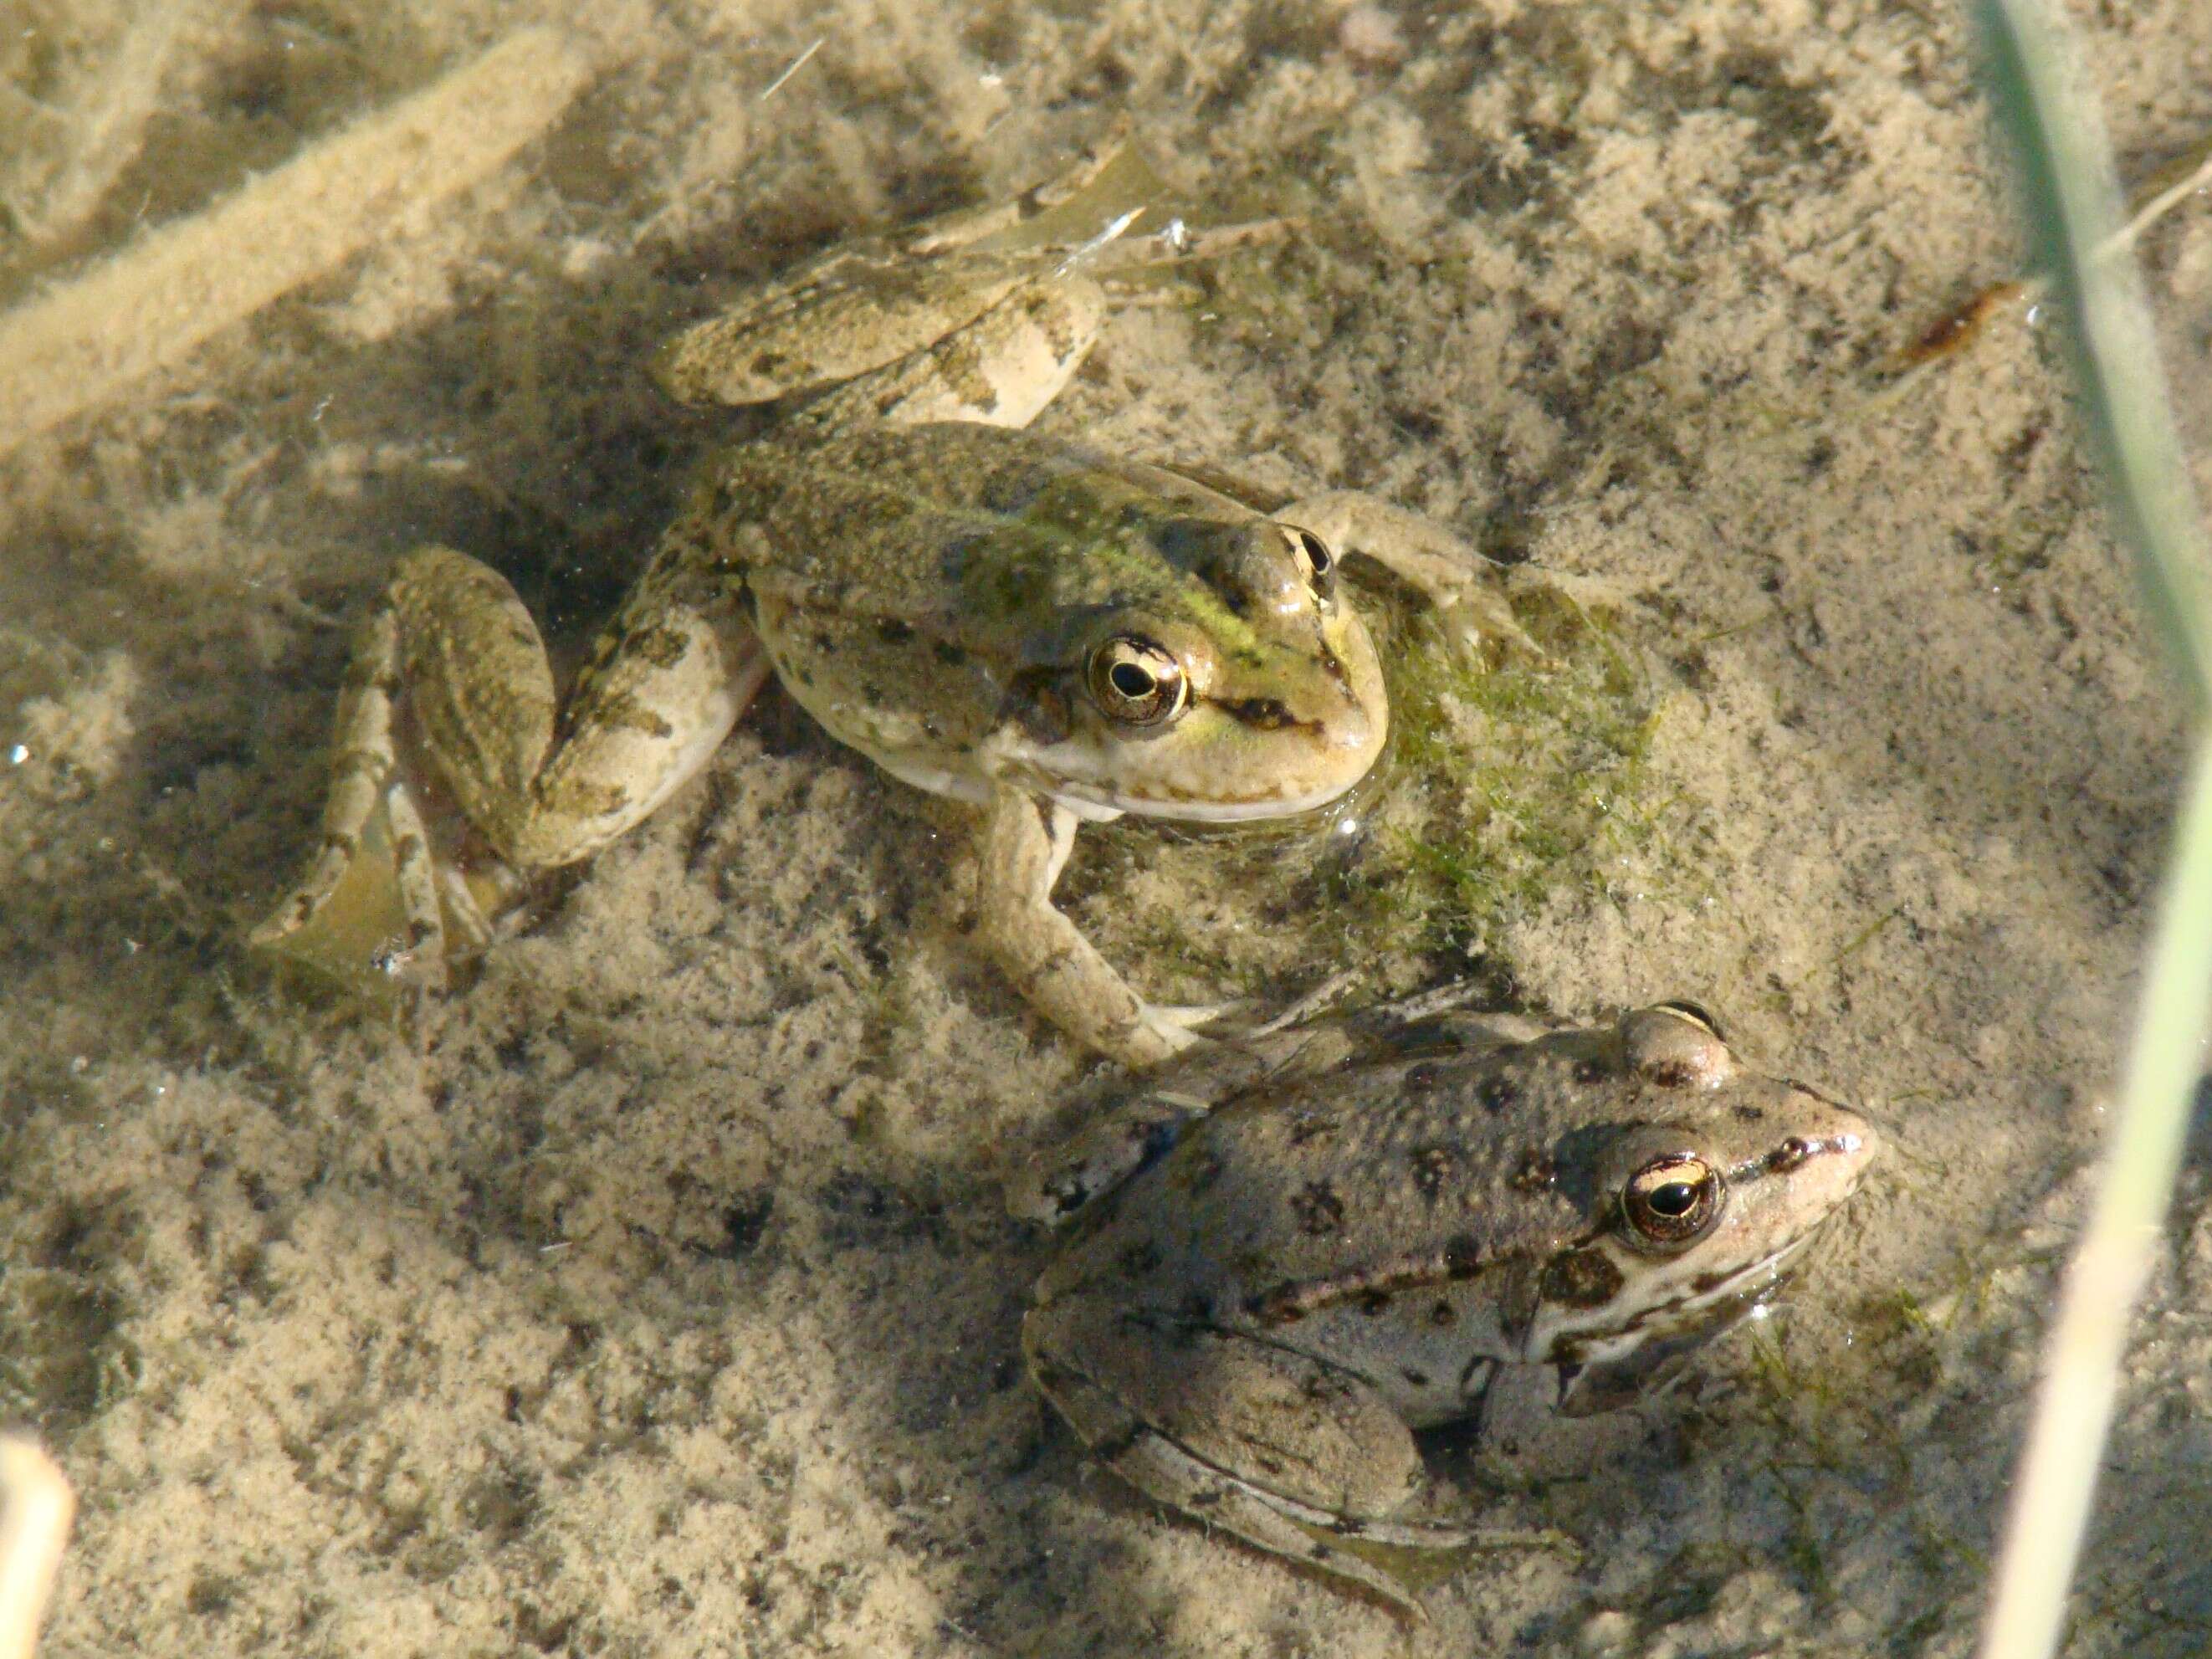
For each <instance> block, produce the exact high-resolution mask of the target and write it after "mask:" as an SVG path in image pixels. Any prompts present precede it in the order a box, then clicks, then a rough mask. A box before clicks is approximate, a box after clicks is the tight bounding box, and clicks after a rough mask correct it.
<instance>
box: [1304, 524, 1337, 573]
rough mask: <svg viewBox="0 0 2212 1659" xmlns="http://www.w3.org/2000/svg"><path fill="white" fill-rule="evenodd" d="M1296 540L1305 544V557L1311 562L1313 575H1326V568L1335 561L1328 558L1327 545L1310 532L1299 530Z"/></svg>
mask: <svg viewBox="0 0 2212 1659" xmlns="http://www.w3.org/2000/svg"><path fill="white" fill-rule="evenodd" d="M1298 538H1299V539H1300V540H1302V541H1303V542H1304V543H1305V544H1306V557H1307V558H1309V559H1310V560H1312V561H1313V568H1314V574H1315V575H1316V576H1326V575H1327V574H1328V568H1329V566H1330V565H1331V564H1333V563H1334V562H1335V561H1334V560H1333V559H1331V558H1330V557H1329V556H1328V545H1327V544H1325V543H1323V542H1322V538H1320V537H1318V536H1316V535H1315V534H1314V533H1313V532H1312V531H1310V530H1301V531H1300V532H1298Z"/></svg>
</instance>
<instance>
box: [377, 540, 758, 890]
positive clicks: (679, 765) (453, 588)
mask: <svg viewBox="0 0 2212 1659" xmlns="http://www.w3.org/2000/svg"><path fill="white" fill-rule="evenodd" d="M392 599H393V605H394V609H395V611H396V612H397V614H398V624H399V640H400V648H401V656H402V673H403V675H404V679H405V684H406V689H407V693H408V696H409V699H410V707H411V708H412V710H413V713H414V716H415V718H416V720H417V722H418V723H419V724H420V726H421V727H422V737H423V741H424V744H425V745H426V747H427V748H428V750H429V752H430V754H431V757H433V759H434V760H435V762H436V763H437V765H438V768H439V770H440V772H441V774H442V775H443V776H444V778H445V780H446V781H447V786H448V787H450V788H451V789H452V791H453V795H454V797H455V799H457V800H458V801H459V803H460V805H461V808H462V810H463V811H465V813H466V814H467V815H468V817H469V821H470V822H471V823H473V824H474V825H476V827H477V829H479V830H480V831H481V832H482V833H483V835H484V836H485V837H486V839H488V840H489V842H491V843H492V845H493V847H494V848H495V849H496V850H497V851H498V852H499V854H500V855H501V857H502V858H505V859H507V860H508V861H509V862H511V863H513V864H514V865H515V866H519V867H520V868H523V869H527V870H539V869H550V868H553V867H556V866H560V865H563V864H569V863H573V862H574V861H575V860H578V859H582V858H586V857H588V856H590V855H591V854H593V853H596V852H598V851H599V849H600V848H603V847H605V845H606V844H607V843H608V842H611V841H612V840H613V839H614V838H615V837H616V836H619V835H621V834H622V833H623V831H625V830H627V829H629V828H631V827H632V826H633V825H635V824H636V823H639V822H640V821H641V820H642V819H643V818H644V817H646V816H647V814H649V813H650V812H651V811H653V808H654V807H656V806H658V805H659V804H660V803H661V801H662V800H664V799H666V798H667V796H668V795H669V793H671V791H673V790H674V789H675V788H676V787H677V786H678V785H679V784H681V783H682V782H683V781H684V780H685V779H686V778H688V777H690V775H691V774H692V773H694V772H695V771H696V770H697V769H698V768H699V766H700V764H701V763H702V762H703V761H704V760H705V759H706V757H708V755H710V754H712V753H713V752H714V746H715V745H716V744H719V743H720V741H721V740H722V738H723V737H724V736H725V735H726V734H727V732H728V731H729V729H730V726H731V724H732V722H733V721H734V720H736V719H737V717H738V714H739V713H740V712H741V711H742V710H743V708H744V704H745V702H746V701H747V700H749V699H750V696H752V694H753V692H754V691H755V690H757V689H758V687H759V685H760V682H761V678H762V677H763V675H764V674H765V673H766V671H767V665H766V661H765V659H764V657H763V653H761V651H760V649H759V646H758V643H757V641H755V640H754V639H753V638H752V635H751V633H750V629H745V628H744V625H743V624H742V623H740V622H738V620H737V618H736V617H735V615H734V611H733V609H732V607H731V606H729V605H727V604H722V605H720V606H719V607H717V606H716V605H714V604H713V603H711V602H710V601H706V600H702V601H697V602H688V603H687V602H685V600H684V599H683V598H682V597H680V596H679V595H678V593H677V592H676V591H675V584H674V583H673V582H668V581H656V580H655V578H654V576H653V575H652V574H648V575H647V578H646V580H644V581H642V582H641V583H640V585H639V589H638V592H636V593H635V594H634V595H633V596H632V598H631V599H629V601H628V602H627V603H626V604H625V605H623V610H622V611H621V612H620V613H619V614H618V615H617V617H616V618H615V620H614V622H613V623H611V625H610V626H609V628H608V629H607V630H606V632H605V634H604V635H602V636H601V637H600V639H599V642H598V643H597V644H596V645H595V646H594V647H593V650H592V661H591V663H590V665H588V666H587V667H586V670H585V671H584V674H583V676H582V677H581V678H580V681H579V683H578V685H577V688H576V690H575V692H574V696H572V698H571V700H570V702H569V704H568V708H567V709H566V710H565V711H558V708H557V704H556V701H555V698H554V696H553V675H552V670H551V667H550V665H549V664H548V663H547V661H546V659H545V648H544V644H543V643H542V642H541V641H539V639H538V629H537V627H536V625H535V624H534V623H532V621H531V618H530V613H529V611H528V610H527V609H526V608H525V607H524V605H523V603H522V601H521V599H520V598H519V597H518V596H517V595H516V593H515V592H514V590H513V587H511V586H508V584H507V580H505V578H503V577H501V575H500V574H498V573H497V572H496V571H495V570H492V569H491V568H489V567H488V566H485V565H483V564H480V563H478V562H477V561H476V560H474V559H471V558H468V557H465V556H463V555H461V554H459V553H454V552H452V551H449V550H446V549H443V548H426V549H423V550H421V551H419V552H416V553H413V554H410V555H409V556H408V557H407V558H406V559H405V560H404V561H403V562H402V563H401V568H400V570H399V573H398V575H397V576H396V577H395V578H394V580H393V582H392ZM556 712H559V713H560V719H559V726H560V727H561V731H560V735H559V737H558V739H557V741H556Z"/></svg>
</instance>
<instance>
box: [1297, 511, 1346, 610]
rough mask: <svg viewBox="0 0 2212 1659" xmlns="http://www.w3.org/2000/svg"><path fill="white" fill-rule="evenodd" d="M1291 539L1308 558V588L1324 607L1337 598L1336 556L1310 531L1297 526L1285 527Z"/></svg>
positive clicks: (1326, 544)
mask: <svg viewBox="0 0 2212 1659" xmlns="http://www.w3.org/2000/svg"><path fill="white" fill-rule="evenodd" d="M1284 528H1285V529H1286V530H1288V531H1289V532H1291V540H1292V541H1294V542H1296V543H1297V547H1298V551H1299V552H1301V553H1303V554H1304V555H1305V556H1306V586H1309V587H1310V588H1312V589H1313V592H1314V597H1315V598H1316V599H1319V600H1320V601H1321V602H1322V604H1323V605H1326V604H1328V602H1329V600H1331V599H1334V598H1335V597H1336V555H1335V554H1334V553H1332V552H1330V551H1329V550H1328V543H1327V542H1325V541H1323V540H1322V538H1320V537H1318V536H1316V535H1315V534H1314V533H1313V532H1312V531H1310V530H1305V529H1302V528H1300V527H1299V526H1297V525H1294V524H1293V525H1285V526H1284Z"/></svg>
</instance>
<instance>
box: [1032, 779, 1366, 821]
mask: <svg viewBox="0 0 2212 1659" xmlns="http://www.w3.org/2000/svg"><path fill="white" fill-rule="evenodd" d="M1358 781H1359V780H1358V778H1354V779H1352V781H1351V782H1349V783H1340V784H1331V785H1329V786H1328V787H1326V788H1323V789H1317V790H1309V791H1308V792H1307V793H1304V794H1302V795H1291V794H1285V793H1274V794H1267V795H1245V796H1239V797H1237V798H1235V799H1223V798H1222V797H1221V796H1219V795H1193V796H1185V795H1170V796H1151V795H1141V794H1138V793H1134V792H1133V791H1131V790H1127V789H1117V788H1110V787H1106V786H1104V785H1098V784H1080V783H1067V782H1060V783H1055V784H1054V785H1053V786H1052V787H1051V792H1050V793H1051V797H1052V799H1054V800H1055V801H1058V802H1059V803H1060V804H1061V805H1065V806H1069V807H1073V808H1075V809H1077V810H1080V809H1081V808H1082V807H1083V806H1086V805H1087V806H1091V807H1101V806H1103V807H1107V808H1109V809H1111V810H1112V811H1116V812H1127V813H1131V814H1133V816H1135V817H1140V818H1180V819H1182V820H1183V821H1184V822H1186V823H1243V822H1244V821H1246V820H1248V819H1251V818H1286V817H1296V816H1297V814H1299V813H1301V812H1316V811H1320V810H1321V809H1322V807H1324V806H1327V805H1329V804H1330V803H1331V802H1333V801H1334V800H1337V799H1340V797H1341V796H1342V795H1343V794H1344V793H1345V792H1346V790H1348V789H1350V788H1352V787H1353V786H1354V785H1356V784H1357V783H1358Z"/></svg>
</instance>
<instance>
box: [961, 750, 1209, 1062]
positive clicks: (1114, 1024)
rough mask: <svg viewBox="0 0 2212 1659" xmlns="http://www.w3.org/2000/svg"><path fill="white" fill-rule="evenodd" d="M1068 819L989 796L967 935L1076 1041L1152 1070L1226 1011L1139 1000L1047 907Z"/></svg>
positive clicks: (1037, 805)
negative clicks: (970, 929) (971, 934)
mask: <svg viewBox="0 0 2212 1659" xmlns="http://www.w3.org/2000/svg"><path fill="white" fill-rule="evenodd" d="M1076 822H1077V820H1076V816H1075V814H1074V813H1073V812H1072V811H1069V810H1068V809H1067V808H1066V807H1065V806H1060V805H1056V804H1054V803H1052V802H1049V801H1041V800H1039V799H1036V797H1035V796H1033V795H1031V794H1030V793H1029V792H1028V791H1027V790H1024V789H1022V788H1019V787H1016V786H1014V785H1012V784H1003V783H1002V784H1000V785H999V786H998V787H996V788H995V789H994V791H993V792H992V796H991V804H990V808H989V817H988V819H987V822H986V823H985V826H984V830H983V846H982V862H981V868H980V871H979V872H978V874H977V878H976V884H975V924H976V925H975V933H976V939H977V942H978V943H979V944H981V946H982V947H983V949H984V950H985V951H988V952H989V953H990V955H991V956H992V957H994V958H995V959H996V960H997V961H998V963H999V964H1000V967H1001V968H1003V969H1005V970H1006V976H1007V978H1009V979H1010V980H1012V981H1013V984H1014V988H1015V989H1016V990H1018V991H1019V992H1020V993H1021V994H1022V995H1023V996H1024V998H1025V999H1027V1000H1028V1001H1029V1002H1030V1005H1031V1006H1033V1007H1035V1008H1036V1010H1037V1012H1040V1013H1042V1015H1044V1017H1045V1018H1047V1019H1049V1020H1050V1021H1052V1023H1053V1024H1055V1025H1057V1026H1059V1027H1060V1030H1063V1031H1065V1032H1066V1033H1067V1034H1068V1036H1071V1037H1073V1038H1074V1039H1075V1040H1076V1041H1077V1042H1082V1043H1085V1044H1087V1045H1088V1046H1090V1047H1091V1048H1095V1049H1097V1051H1098V1052H1099V1053H1101V1054H1105V1055H1107V1056H1108V1057H1109V1058H1110V1059H1113V1060H1119V1061H1120V1062H1121V1064H1122V1065H1124V1066H1129V1067H1131V1068H1133V1069H1139V1070H1141V1069H1143V1068H1145V1067H1147V1066H1157V1065H1158V1064H1160V1063H1161V1062H1162V1061H1163V1060H1170V1059H1172V1058H1173V1057H1174V1056H1176V1054H1181V1053H1182V1052H1183V1051H1184V1050H1185V1049H1187V1048H1191V1047H1193V1046H1194V1045H1195V1044H1197V1043H1200V1042H1204V1041H1205V1039H1204V1038H1203V1037H1202V1036H1200V1035H1199V1033H1198V1032H1197V1030H1194V1027H1196V1026H1200V1025H1203V1024H1206V1023H1207V1022H1208V1021H1209V1020H1212V1019H1213V1018H1218V1016H1219V1015H1220V1014H1221V1013H1223V1012H1225V1011H1226V1009H1227V1008H1228V1007H1230V1006H1233V1005H1216V1006H1193V1007H1182V1006H1171V1005H1167V1004H1162V1003H1155V1002H1147V1001H1146V1000H1144V999H1143V998H1142V997H1140V996H1139V995H1138V994H1137V993H1136V991H1135V990H1134V989H1133V987H1131V986H1130V984H1129V981H1127V980H1126V979H1124V978H1122V977H1121V974H1120V972H1119V971H1118V970H1117V969H1115V967H1114V965H1113V964H1112V963H1109V962H1108V961H1107V960H1106V958H1105V957H1103V956H1101V955H1100V954H1099V951H1098V947H1097V945H1093V944H1091V941H1090V940H1089V939H1085V937H1084V936H1083V933H1082V932H1081V930H1080V929H1079V928H1078V927H1076V925H1075V924H1074V923H1073V922H1072V921H1069V920H1068V919H1067V918H1066V916H1065V915H1062V914H1061V913H1060V911H1059V910H1058V909H1056V908H1054V905H1053V902H1052V890H1053V887H1054V884H1055V883H1057V882H1058V881H1059V879H1060V871H1061V870H1062V869H1063V868H1064V867H1066V863H1067V857H1068V854H1069V853H1070V851H1071V850H1072V849H1073V847H1074V843H1075V826H1076Z"/></svg>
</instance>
